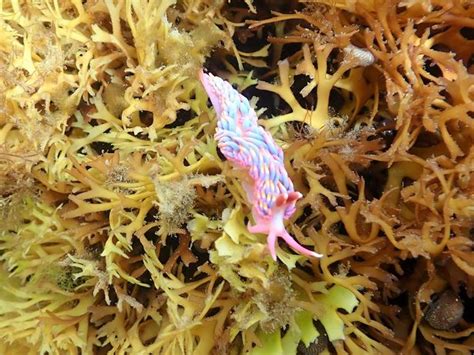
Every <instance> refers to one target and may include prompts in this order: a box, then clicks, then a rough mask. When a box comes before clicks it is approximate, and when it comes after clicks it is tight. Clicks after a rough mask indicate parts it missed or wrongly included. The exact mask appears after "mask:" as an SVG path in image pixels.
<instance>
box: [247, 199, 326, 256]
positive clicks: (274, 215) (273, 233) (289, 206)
mask: <svg viewBox="0 0 474 355" xmlns="http://www.w3.org/2000/svg"><path fill="white" fill-rule="evenodd" d="M301 197H302V195H301V194H300V193H299V192H295V191H293V192H290V193H285V194H280V195H279V196H278V197H277V198H276V200H275V202H274V204H273V205H272V207H271V210H270V212H269V213H268V215H265V216H263V215H261V214H260V213H259V212H258V210H257V209H256V208H254V209H253V211H252V212H253V216H254V219H255V225H253V226H250V225H249V226H248V230H249V232H251V233H264V234H267V235H268V237H267V244H268V250H269V251H270V255H271V256H272V258H273V260H275V261H276V259H277V257H276V242H277V238H278V237H281V238H283V240H285V242H286V243H287V244H288V245H289V246H290V247H291V248H292V249H294V250H295V251H297V252H299V253H300V254H303V255H306V256H311V257H316V258H320V257H322V255H321V254H318V253H316V252H314V251H311V250H308V249H306V248H304V247H303V246H302V245H300V244H298V242H297V241H296V240H295V239H293V237H292V236H291V235H290V234H289V233H288V232H287V231H286V229H285V225H284V220H285V219H287V218H288V217H290V216H287V215H288V212H289V211H293V212H294V206H295V203H296V201H297V200H298V199H299V198H301Z"/></svg>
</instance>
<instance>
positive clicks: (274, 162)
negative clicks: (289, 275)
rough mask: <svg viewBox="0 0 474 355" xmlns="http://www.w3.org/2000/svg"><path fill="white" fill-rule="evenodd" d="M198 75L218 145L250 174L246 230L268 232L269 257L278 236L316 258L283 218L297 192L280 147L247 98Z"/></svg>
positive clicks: (288, 213)
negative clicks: (214, 118)
mask: <svg viewBox="0 0 474 355" xmlns="http://www.w3.org/2000/svg"><path fill="white" fill-rule="evenodd" d="M199 77H200V79H201V83H202V84H203V86H204V88H205V90H206V92H207V94H208V96H209V98H210V99H211V102H212V105H213V106H214V109H215V110H216V113H217V117H218V120H217V129H216V133H215V139H216V140H217V142H218V144H217V145H218V147H219V149H220V150H221V152H222V154H223V155H224V156H225V157H226V158H227V159H228V160H229V161H230V162H231V163H232V164H234V166H236V167H238V168H241V169H243V170H245V171H246V172H247V173H248V175H249V177H250V179H249V181H250V182H245V181H244V182H243V186H244V188H245V190H246V193H247V198H248V201H249V202H250V203H251V204H252V216H253V218H254V220H255V225H250V224H249V225H248V230H249V232H251V233H264V234H267V235H268V238H267V242H268V249H269V251H270V254H271V256H272V258H273V259H274V260H276V250H275V247H276V241H277V238H278V237H281V238H283V239H284V240H285V242H286V243H287V244H288V245H289V246H290V247H292V248H293V249H294V250H296V251H297V252H299V253H301V254H303V255H307V256H313V257H321V256H322V255H321V254H318V253H316V252H313V251H311V250H308V249H306V248H304V247H303V246H301V245H300V244H298V242H297V241H296V240H295V239H293V237H292V236H291V235H290V234H289V233H288V232H287V230H286V229H285V226H284V222H283V221H284V220H287V219H288V218H290V217H291V216H292V215H293V213H294V212H295V210H296V207H295V204H296V201H297V200H298V199H299V198H301V197H302V195H301V193H299V192H296V191H295V189H294V187H293V183H292V182H291V180H290V178H289V177H288V173H287V172H286V170H285V166H284V157H283V150H282V149H281V148H280V147H279V146H278V145H277V144H276V143H275V141H274V140H273V137H272V136H271V135H270V133H269V132H267V131H265V130H264V129H263V128H262V127H261V126H259V125H258V122H257V115H256V113H255V111H254V110H253V109H252V108H251V107H250V103H249V102H248V100H247V99H246V98H245V97H244V96H242V95H241V94H240V93H239V92H238V91H236V90H235V89H234V88H233V87H232V86H231V85H230V84H229V83H228V82H226V81H224V80H222V79H221V78H219V77H216V76H214V75H212V74H207V73H204V72H203V71H202V70H201V71H200V73H199Z"/></svg>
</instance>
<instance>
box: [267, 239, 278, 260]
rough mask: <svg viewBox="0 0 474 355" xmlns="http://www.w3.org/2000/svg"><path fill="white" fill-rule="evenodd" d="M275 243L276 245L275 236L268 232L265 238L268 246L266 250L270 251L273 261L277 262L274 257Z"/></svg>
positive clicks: (275, 256)
mask: <svg viewBox="0 0 474 355" xmlns="http://www.w3.org/2000/svg"><path fill="white" fill-rule="evenodd" d="M276 243H277V235H276V234H275V233H273V232H270V234H268V237H267V245H268V250H269V251H270V255H271V256H272V259H273V260H275V261H276V260H277V255H276Z"/></svg>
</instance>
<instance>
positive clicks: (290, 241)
mask: <svg viewBox="0 0 474 355" xmlns="http://www.w3.org/2000/svg"><path fill="white" fill-rule="evenodd" d="M281 237H282V238H283V239H284V241H285V242H286V244H288V245H289V246H290V247H291V248H293V249H294V250H295V251H297V252H298V253H300V254H303V255H306V256H313V257H316V258H321V257H322V255H321V254H318V253H316V252H314V251H311V250H309V249H306V248H305V247H303V246H302V245H301V244H299V243H298V242H297V241H296V240H295V239H294V238H293V237H292V236H291V235H290V234H289V233H288V232H287V231H286V230H285V231H284V232H283V233H282V235H281Z"/></svg>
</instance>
